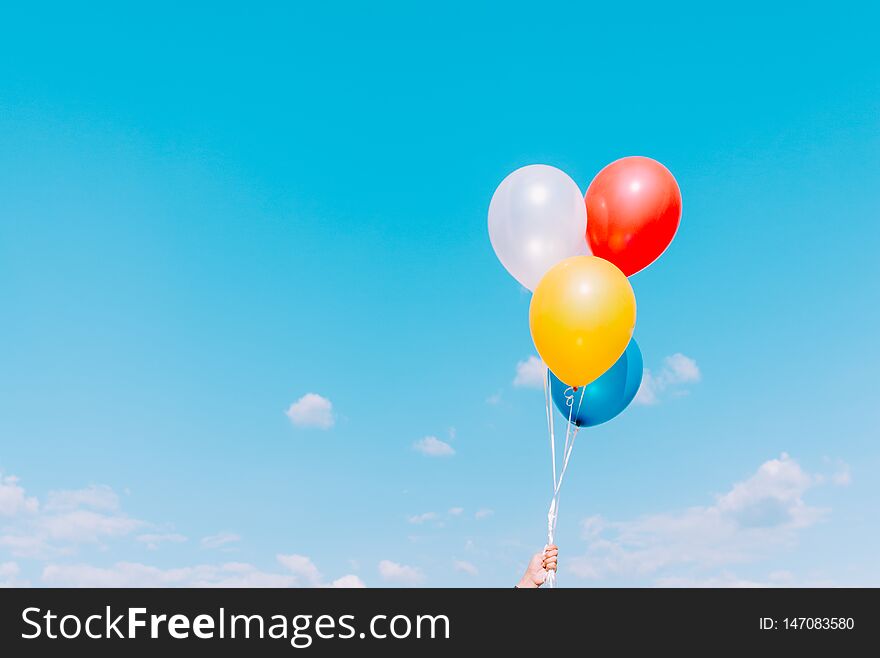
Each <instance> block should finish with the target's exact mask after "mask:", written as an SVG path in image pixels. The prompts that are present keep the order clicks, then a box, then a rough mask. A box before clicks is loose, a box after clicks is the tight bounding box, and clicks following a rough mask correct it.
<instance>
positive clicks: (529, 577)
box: [517, 544, 559, 589]
mask: <svg viewBox="0 0 880 658" xmlns="http://www.w3.org/2000/svg"><path fill="white" fill-rule="evenodd" d="M558 555H559V547H558V546H556V545H555V544H553V545H551V546H548V547H547V548H545V549H544V551H543V552H542V553H535V554H534V555H533V556H532V559H531V561H530V562H529V566H528V567H527V568H526V572H525V573H524V574H523V577H522V579H521V580H520V581H519V584H518V585H517V587H519V588H521V589H534V588H536V587H540V586H541V585H543V584H544V581H545V580H547V572H548V571H556V561H557V556H558Z"/></svg>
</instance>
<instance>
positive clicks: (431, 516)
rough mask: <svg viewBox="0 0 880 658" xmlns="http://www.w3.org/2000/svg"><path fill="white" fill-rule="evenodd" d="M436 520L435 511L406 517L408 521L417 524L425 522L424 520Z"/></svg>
mask: <svg viewBox="0 0 880 658" xmlns="http://www.w3.org/2000/svg"><path fill="white" fill-rule="evenodd" d="M435 520H437V514H436V512H425V513H424V514H415V515H413V516H411V517H409V518H408V519H407V521H409V522H410V523H413V524H415V525H419V524H421V523H425V522H426V521H435Z"/></svg>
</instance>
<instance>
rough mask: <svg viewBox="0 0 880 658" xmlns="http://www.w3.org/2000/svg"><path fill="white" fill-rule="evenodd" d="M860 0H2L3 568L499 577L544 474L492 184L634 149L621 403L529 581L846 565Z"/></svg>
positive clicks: (876, 137)
mask: <svg viewBox="0 0 880 658" xmlns="http://www.w3.org/2000/svg"><path fill="white" fill-rule="evenodd" d="M877 19H878V16H877V15H876V9H875V8H871V7H870V6H869V5H868V3H861V4H860V5H859V4H848V3H838V4H836V5H834V7H833V9H829V8H828V7H827V6H823V5H816V6H803V7H800V8H798V9H797V10H796V11H794V12H792V11H789V10H779V11H776V10H774V9H773V8H772V7H769V6H767V4H766V3H762V4H760V5H755V6H749V5H742V4H740V5H737V7H736V9H735V11H734V10H733V9H731V10H729V11H726V12H721V11H720V10H717V9H711V8H707V7H705V6H699V5H688V4H682V5H679V6H671V5H669V4H663V5H656V3H643V4H641V5H638V4H637V5H632V4H629V5H627V6H626V7H625V8H621V9H620V10H614V9H610V10H609V9H608V8H607V7H602V8H597V7H591V6H589V5H588V4H587V3H581V4H580V5H577V4H575V3H571V4H570V5H564V4H555V3H549V4H547V3H545V4H542V5H541V6H540V7H539V8H536V7H535V5H534V4H533V3H531V4H529V3H522V4H520V3H511V2H506V3H485V4H481V6H480V7H474V6H473V3H467V4H455V3H453V4H448V5H446V6H444V7H443V8H439V7H438V8H434V7H432V8H431V9H430V10H429V9H427V8H424V7H419V6H413V5H411V3H400V4H393V5H392V4H386V3H382V4H381V6H375V5H371V6H369V7H359V6H354V5H347V4H329V3H328V4H326V5H322V6H320V7H317V6H315V7H308V8H307V7H296V8H294V7H288V6H284V5H283V4H282V3H277V4H271V3H268V4H264V5H262V6H261V7H259V8H254V7H247V8H244V7H243V6H240V5H239V6H235V5H223V4H215V5H211V7H210V8H181V7H180V6H179V4H176V5H172V4H170V3H168V4H165V3H153V4H151V5H150V6H149V7H143V8H138V9H125V10H122V9H120V8H118V7H116V6H115V5H107V6H104V7H98V6H93V7H92V8H89V9H84V8H82V7H77V8H75V9H72V8H69V7H64V6H61V5H58V6H51V5H40V6H38V7H29V8H27V9H23V8H15V9H9V10H7V12H6V15H5V17H4V20H3V22H2V26H0V302H2V313H3V321H2V322H0V471H2V473H3V476H2V477H3V480H2V481H0V583H3V582H5V583H8V584H31V585H52V584H62V585H64V584H147V583H164V584H217V583H226V584H238V583H245V584H246V583H251V584H283V585H286V584H330V583H332V582H334V581H338V579H340V578H343V577H346V578H347V579H346V580H344V581H342V583H340V584H353V583H354V584H356V583H359V582H361V583H364V584H366V585H368V586H380V585H394V584H398V585H409V584H424V585H428V586H444V585H503V586H509V585H512V584H513V583H515V582H516V580H517V579H518V577H519V574H520V572H521V570H522V568H523V567H524V565H525V563H526V561H527V559H528V556H529V555H530V553H531V552H533V551H535V550H537V549H540V548H541V547H542V545H543V541H544V531H545V524H546V507H547V504H548V502H549V496H550V493H551V492H550V486H551V485H550V466H549V463H548V462H549V456H548V454H547V452H548V450H547V438H546V427H545V419H544V409H543V399H542V394H541V392H540V390H536V389H534V388H530V387H528V386H515V385H514V384H513V382H514V379H515V377H516V376H517V364H518V363H520V362H525V361H527V360H528V358H529V357H530V356H531V355H532V354H534V349H533V347H532V345H531V340H530V337H529V332H528V320H527V310H528V303H529V296H528V293H526V292H524V291H523V290H522V289H521V288H520V287H519V286H518V285H517V284H516V283H515V281H513V279H512V278H510V277H509V276H508V275H507V273H506V272H505V271H504V269H503V268H502V267H501V265H500V264H499V263H498V262H497V260H496V259H495V256H494V254H493V252H492V249H491V246H490V245H489V240H488V236H487V231H486V210H487V207H488V203H489V199H490V198H491V195H492V192H493V191H494V189H495V186H496V185H497V184H498V183H499V182H500V181H501V179H502V178H503V177H504V176H505V175H506V174H507V173H509V172H510V171H512V170H513V169H515V168H517V167H519V166H522V165H526V164H531V163H546V164H551V165H554V166H557V167H559V168H561V169H563V170H565V171H566V172H568V173H569V174H570V175H571V176H572V177H573V178H574V179H575V180H576V181H577V182H578V184H579V185H580V186H581V187H582V188H583V189H585V188H586V186H587V185H588V184H589V181H590V179H591V178H592V176H593V175H594V174H595V173H596V172H597V171H598V170H599V169H600V168H601V167H602V166H604V165H605V164H606V163H608V162H610V161H611V160H614V159H616V158H618V157H621V156H624V155H631V154H641V155H647V156H651V157H654V158H656V159H658V160H660V161H661V162H663V163H665V164H666V165H667V166H668V167H669V168H670V169H671V171H672V172H673V173H674V174H675V176H676V177H677V179H678V181H679V184H680V186H681V189H682V193H683V199H684V214H683V218H682V224H681V228H680V230H679V233H678V235H677V236H676V239H675V241H674V242H673V244H672V246H671V247H670V249H669V250H668V251H667V252H666V253H665V254H664V255H663V257H662V258H661V259H660V260H659V261H658V262H656V263H655V264H654V265H652V266H651V267H650V268H648V269H647V270H645V271H644V272H642V273H639V274H637V275H635V276H634V277H633V278H632V279H631V281H632V283H633V286H634V289H635V292H636V296H637V301H638V324H637V327H636V333H635V335H636V337H637V339H638V341H639V345H640V346H641V348H642V351H643V354H644V357H645V364H646V367H647V368H648V369H649V370H650V372H651V381H652V382H653V383H654V388H653V389H652V393H653V394H654V397H655V398H656V399H654V400H649V399H647V401H652V402H653V403H652V404H634V405H633V406H632V407H631V408H630V409H629V410H627V412H626V413H625V414H624V415H622V416H621V417H619V418H618V419H615V420H614V421H613V422H611V423H608V424H606V425H603V426H601V427H599V428H597V429H595V430H592V431H587V432H584V433H582V434H581V435H580V436H579V438H578V445H577V446H576V449H575V452H574V455H573V457H572V464H571V467H570V470H569V474H568V475H567V477H566V484H565V488H564V489H563V492H562V500H561V509H560V519H559V529H558V541H559V544H560V546H561V554H560V569H561V571H560V585H578V586H591V585H633V584H639V585H654V584H702V583H709V584H747V583H758V584H768V583H769V584H774V583H776V584H815V583H819V584H841V585H849V584H856V585H858V584H873V585H877V584H878V582H880V568H878V564H877V560H876V554H877V549H878V539H880V535H878V528H877V514H876V502H877V501H878V500H880V479H878V478H877V477H876V473H877V471H878V469H880V447H878V443H877V426H878V421H880V412H878V405H877V404H876V395H875V393H874V390H873V385H875V381H876V374H877V372H878V366H880V359H878V351H877V348H876V345H875V344H874V342H873V336H874V335H875V334H876V333H877V325H878V311H877V308H876V305H874V304H873V303H872V302H873V301H874V300H875V299H876V281H877V276H878V274H880V271H878V270H880V264H878V260H877V258H876V252H877V248H878V246H880V239H878V238H880V230H878V222H877V217H878V210H880V202H878V197H877V194H876V190H877V189H878V183H880V180H878V178H880V156H878V154H880V149H878V147H880V131H878V128H880V120H878V116H880V114H878V110H880V67H878V52H877V48H876V44H875V43H874V41H875V35H874V34H873V29H872V26H873V25H876V22H877ZM675 355H681V356H675ZM670 357H672V358H671V359H670ZM682 358H686V359H687V361H682ZM682 363H687V364H690V365H688V367H687V368H685V370H684V371H683V370H681V368H680V367H679V366H681V364H682ZM694 369H695V370H696V371H697V372H698V373H699V376H697V375H696V374H695V372H694ZM682 373H684V374H682ZM526 382H528V377H526ZM309 393H313V394H316V395H320V396H322V398H324V399H326V400H329V402H330V404H331V405H332V408H331V409H330V410H329V412H328V410H327V409H323V410H322V409H321V407H320V404H321V403H320V401H318V405H317V407H316V406H315V404H314V402H315V400H316V398H309V399H308V400H307V402H308V401H309V400H310V401H311V402H312V405H311V407H309V409H307V411H309V413H308V414H306V418H307V420H310V421H311V422H310V423H306V424H311V425H312V426H311V427H303V426H297V425H296V424H295V423H293V422H292V421H291V419H290V418H289V417H288V416H287V415H286V414H285V411H287V410H288V409H289V408H290V406H291V405H292V404H293V403H295V402H296V401H297V400H300V399H301V398H302V397H303V396H305V395H307V394H309ZM641 401H642V402H645V401H646V397H645V395H644V394H643V395H642V400H641ZM307 406H308V404H307ZM328 413H329V415H328ZM294 415H295V414H294ZM331 422H332V426H330V427H326V428H322V427H320V425H322V424H323V425H325V426H326V425H330V424H331ZM315 425H318V426H315ZM425 437H435V438H436V440H437V441H442V442H443V443H444V444H448V446H450V449H451V450H452V451H454V454H451V455H449V454H447V455H435V456H431V455H426V454H422V452H420V451H419V450H418V449H416V447H415V446H417V445H424V444H419V443H418V442H420V441H423V440H424V439H425ZM429 443H430V444H432V445H434V446H435V447H436V446H439V444H438V443H436V442H429ZM444 450H445V451H446V452H448V451H449V450H448V449H443V448H441V449H440V450H439V451H440V452H443V451H444ZM434 452H437V450H434Z"/></svg>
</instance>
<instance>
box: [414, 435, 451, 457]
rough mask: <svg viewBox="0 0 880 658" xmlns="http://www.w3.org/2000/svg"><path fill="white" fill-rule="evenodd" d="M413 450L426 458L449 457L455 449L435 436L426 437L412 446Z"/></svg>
mask: <svg viewBox="0 0 880 658" xmlns="http://www.w3.org/2000/svg"><path fill="white" fill-rule="evenodd" d="M413 449H415V450H417V451H418V452H420V453H422V454H423V455H427V456H428V457H451V456H452V455H454V454H455V448H453V447H452V446H451V445H449V444H448V443H446V441H441V440H440V439H438V438H437V437H436V436H426V437H425V438H424V439H420V440H419V441H416V442H415V443H414V444H413Z"/></svg>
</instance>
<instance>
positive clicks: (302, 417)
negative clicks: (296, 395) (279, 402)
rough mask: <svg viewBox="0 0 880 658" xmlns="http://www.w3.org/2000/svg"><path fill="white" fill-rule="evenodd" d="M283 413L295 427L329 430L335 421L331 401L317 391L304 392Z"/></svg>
mask: <svg viewBox="0 0 880 658" xmlns="http://www.w3.org/2000/svg"><path fill="white" fill-rule="evenodd" d="M285 414H286V415H287V417H288V418H289V419H290V422H291V423H293V424H294V425H295V426H296V427H302V428H316V429H321V430H329V429H330V428H331V427H333V425H334V424H335V423H336V419H335V418H334V416H333V403H332V402H330V400H328V399H327V398H325V397H322V396H320V395H318V394H317V393H306V394H305V395H303V396H302V397H301V398H300V399H299V400H297V401H296V402H294V403H293V404H291V405H290V407H289V408H288V409H287V411H286V412H285Z"/></svg>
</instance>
